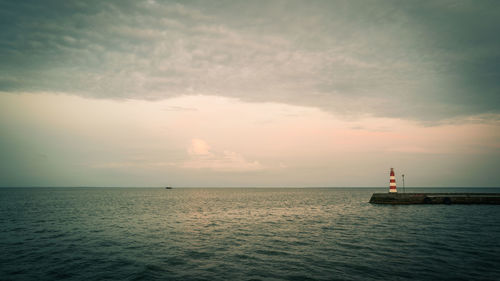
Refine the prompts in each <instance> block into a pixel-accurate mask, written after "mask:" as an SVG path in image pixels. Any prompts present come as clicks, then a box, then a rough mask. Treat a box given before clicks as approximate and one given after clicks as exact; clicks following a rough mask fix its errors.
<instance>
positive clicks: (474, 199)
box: [370, 193, 500, 205]
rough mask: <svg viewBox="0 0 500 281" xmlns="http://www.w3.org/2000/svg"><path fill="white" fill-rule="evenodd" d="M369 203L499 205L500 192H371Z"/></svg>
mask: <svg viewBox="0 0 500 281" xmlns="http://www.w3.org/2000/svg"><path fill="white" fill-rule="evenodd" d="M370 203H373V204H394V205H396V204H399V205H404V204H499V205H500V193H373V195H372V197H371V198H370Z"/></svg>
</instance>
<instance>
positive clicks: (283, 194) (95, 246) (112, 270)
mask: <svg viewBox="0 0 500 281" xmlns="http://www.w3.org/2000/svg"><path fill="white" fill-rule="evenodd" d="M374 191H377V192H380V191H381V190H373V189H287V188H283V189H172V190H165V189H139V188H135V189H132V188H129V189H125V188H123V189H121V188H114V189H113V188H105V189H99V188H78V189H70V188H68V189H64V188H53V189H0V227H1V229H2V232H1V233H0V252H1V253H2V255H0V264H1V266H0V279H2V280H3V279H16V280H53V279H64V278H67V279H72V280H87V279H106V280H123V279H132V280H135V279H145V280H147V279H168V280H227V279H233V280H251V279H252V280H307V279H311V280H366V279H372V280H388V279H399V280H423V279H428V280H435V279H463V280H471V279H485V280H495V279H497V280H498V279H500V270H499V269H498V264H499V262H500V259H499V258H498V257H499V256H500V217H499V216H498V213H499V211H500V206H486V205H475V206H464V205H451V206H447V205H437V206H436V205H433V206H424V205H413V206H380V205H371V204H369V203H367V202H368V200H369V198H370V195H371V193H372V192H374ZM457 191H464V190H457ZM481 191H484V190H481ZM488 191H489V192H492V190H488ZM494 191H498V190H493V192H494Z"/></svg>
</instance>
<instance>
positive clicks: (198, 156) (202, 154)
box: [179, 139, 264, 172]
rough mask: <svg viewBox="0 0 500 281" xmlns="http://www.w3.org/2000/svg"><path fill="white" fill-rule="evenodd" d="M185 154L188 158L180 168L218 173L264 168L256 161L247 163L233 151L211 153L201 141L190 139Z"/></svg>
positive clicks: (209, 148) (206, 144)
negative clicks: (186, 153)
mask: <svg viewBox="0 0 500 281" xmlns="http://www.w3.org/2000/svg"><path fill="white" fill-rule="evenodd" d="M187 152H188V154H189V157H190V158H189V159H188V160H186V161H184V162H183V163H180V164H179V167H181V168H185V169H209V170H213V171H218V172H248V171H257V170H262V169H263V168H264V167H263V166H262V165H261V164H260V163H259V162H258V161H248V160H246V159H245V158H244V157H243V155H241V154H239V153H236V152H233V151H228V150H224V151H222V152H220V153H219V152H213V151H212V150H211V147H210V145H209V144H208V143H207V142H205V141H204V140H201V139H192V140H191V143H190V145H189V147H188V149H187Z"/></svg>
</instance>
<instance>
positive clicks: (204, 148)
mask: <svg viewBox="0 0 500 281" xmlns="http://www.w3.org/2000/svg"><path fill="white" fill-rule="evenodd" d="M210 148H211V147H210V145H208V143H206V142H205V141H204V140H200V139H192V140H191V144H190V145H189V147H188V153H189V155H192V156H201V155H203V156H204V155H207V156H212V153H211V152H210Z"/></svg>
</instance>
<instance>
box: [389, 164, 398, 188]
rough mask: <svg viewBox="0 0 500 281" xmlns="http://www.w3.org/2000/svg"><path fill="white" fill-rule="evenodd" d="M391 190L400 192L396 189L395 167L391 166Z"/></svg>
mask: <svg viewBox="0 0 500 281" xmlns="http://www.w3.org/2000/svg"><path fill="white" fill-rule="evenodd" d="M389 192H391V193H392V192H398V191H397V190H396V177H395V176H394V169H393V168H391V174H390V181H389Z"/></svg>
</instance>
